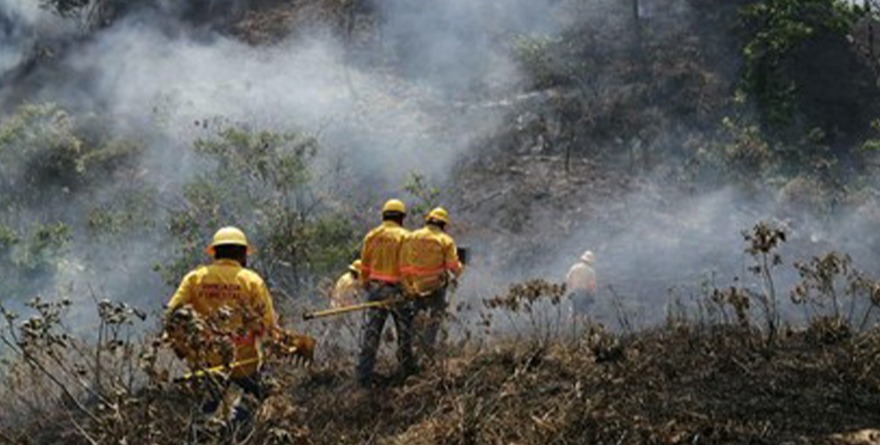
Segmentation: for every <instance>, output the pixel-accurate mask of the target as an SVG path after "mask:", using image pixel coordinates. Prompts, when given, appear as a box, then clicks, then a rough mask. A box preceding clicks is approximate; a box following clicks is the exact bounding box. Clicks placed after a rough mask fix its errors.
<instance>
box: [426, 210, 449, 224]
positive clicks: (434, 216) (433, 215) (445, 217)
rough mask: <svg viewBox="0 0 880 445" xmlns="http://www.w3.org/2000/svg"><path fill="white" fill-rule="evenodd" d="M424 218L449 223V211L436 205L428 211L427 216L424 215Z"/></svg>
mask: <svg viewBox="0 0 880 445" xmlns="http://www.w3.org/2000/svg"><path fill="white" fill-rule="evenodd" d="M425 219H426V220H428V221H431V220H434V221H440V222H442V223H443V224H449V213H448V212H447V211H446V209H444V208H443V207H436V208H434V210H431V212H430V213H428V216H426V217H425Z"/></svg>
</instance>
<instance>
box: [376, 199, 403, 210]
mask: <svg viewBox="0 0 880 445" xmlns="http://www.w3.org/2000/svg"><path fill="white" fill-rule="evenodd" d="M387 212H397V213H406V204H404V203H403V201H401V200H399V199H389V200H388V201H386V202H385V205H384V206H382V213H387Z"/></svg>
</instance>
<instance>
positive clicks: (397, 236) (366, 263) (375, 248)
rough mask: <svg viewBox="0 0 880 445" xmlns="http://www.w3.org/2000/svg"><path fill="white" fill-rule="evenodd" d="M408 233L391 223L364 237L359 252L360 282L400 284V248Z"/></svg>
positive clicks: (382, 225) (386, 223)
mask: <svg viewBox="0 0 880 445" xmlns="http://www.w3.org/2000/svg"><path fill="white" fill-rule="evenodd" d="M407 235H409V231H407V230H406V229H404V228H403V227H401V226H400V225H399V224H397V223H395V222H393V221H383V222H382V224H381V225H380V226H378V227H376V228H375V229H373V230H371V231H370V233H368V234H367V236H366V237H364V246H363V249H362V250H361V281H363V282H367V281H383V282H385V283H391V284H397V283H399V282H400V246H401V244H403V240H404V239H405V238H406V237H407Z"/></svg>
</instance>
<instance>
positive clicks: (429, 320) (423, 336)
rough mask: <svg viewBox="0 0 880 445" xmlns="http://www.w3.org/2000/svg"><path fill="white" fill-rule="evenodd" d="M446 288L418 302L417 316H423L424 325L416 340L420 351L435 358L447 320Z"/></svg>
mask: <svg viewBox="0 0 880 445" xmlns="http://www.w3.org/2000/svg"><path fill="white" fill-rule="evenodd" d="M447 306H448V303H447V301H446V288H445V287H441V288H439V289H437V290H435V291H434V292H432V293H431V294H430V295H428V296H427V297H424V298H420V299H418V300H416V315H421V316H422V317H421V320H422V322H423V324H422V325H420V326H419V329H418V334H416V340H417V344H418V347H419V350H420V351H422V352H423V353H425V354H427V355H428V356H433V355H434V353H435V351H436V346H437V336H438V335H439V334H440V329H441V328H442V327H443V321H444V320H445V319H446V308H447Z"/></svg>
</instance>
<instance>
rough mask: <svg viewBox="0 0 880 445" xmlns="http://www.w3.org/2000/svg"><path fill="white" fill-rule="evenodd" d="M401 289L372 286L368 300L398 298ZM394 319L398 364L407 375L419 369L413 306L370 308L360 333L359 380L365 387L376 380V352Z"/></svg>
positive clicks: (384, 285)
mask: <svg viewBox="0 0 880 445" xmlns="http://www.w3.org/2000/svg"><path fill="white" fill-rule="evenodd" d="M400 295H401V293H400V288H399V287H398V286H396V285H391V284H386V283H376V282H374V283H371V284H370V287H369V289H368V290H367V301H381V300H386V299H389V298H396V297H397V298H399V297H400ZM389 314H390V315H391V316H392V317H393V318H394V327H395V331H396V334H397V363H398V366H400V367H401V370H402V371H403V372H404V373H412V372H415V370H416V369H417V368H418V367H417V364H416V360H415V356H414V355H413V344H412V343H413V330H412V319H413V307H412V305H411V304H410V303H409V302H406V303H398V304H396V305H394V306H392V307H388V308H371V309H367V311H366V314H365V320H364V324H363V329H362V330H361V352H360V356H359V357H358V365H357V379H358V382H360V383H361V384H363V385H366V384H369V383H370V381H371V380H372V378H373V368H374V367H375V365H376V353H377V351H378V350H379V343H380V342H381V340H382V328H384V327H385V319H386V318H388V315H389Z"/></svg>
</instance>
